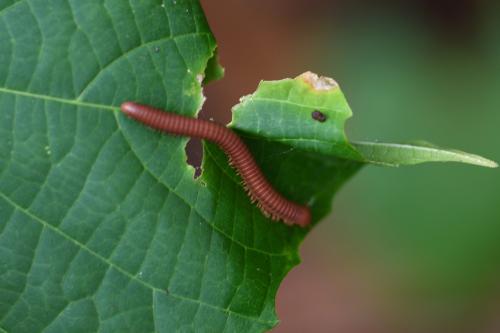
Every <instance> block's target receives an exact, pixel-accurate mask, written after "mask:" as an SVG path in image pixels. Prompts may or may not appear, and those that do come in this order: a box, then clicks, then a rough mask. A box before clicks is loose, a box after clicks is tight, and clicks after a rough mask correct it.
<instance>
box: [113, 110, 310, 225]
mask: <svg viewBox="0 0 500 333" xmlns="http://www.w3.org/2000/svg"><path fill="white" fill-rule="evenodd" d="M121 110H122V111H123V112H124V113H125V114H126V115H128V116H129V117H131V118H133V119H135V120H137V121H139V122H141V123H143V124H145V125H147V126H149V127H152V128H154V129H157V130H160V131H162V132H167V133H170V134H175V135H182V136H191V137H196V138H200V139H204V140H208V141H212V142H214V143H216V144H218V145H219V146H220V147H221V148H222V150H224V152H225V153H226V154H227V155H228V157H229V160H230V162H231V165H232V166H233V167H234V168H235V169H236V171H237V172H238V174H239V175H240V176H241V178H242V179H243V183H244V187H245V189H246V190H247V192H248V194H249V196H250V198H251V200H252V201H256V202H257V205H258V206H259V207H260V209H261V210H262V212H263V213H264V215H266V216H268V217H271V218H272V219H274V220H283V221H284V222H285V223H287V224H298V225H299V226H302V227H305V226H307V225H308V224H310V223H311V212H310V210H309V207H307V206H303V205H299V204H296V203H294V202H291V201H289V200H287V199H285V198H284V197H283V196H282V195H281V194H279V193H278V192H277V191H276V190H275V189H274V188H273V187H272V186H271V184H269V182H268V181H267V179H266V178H265V177H264V175H263V174H262V171H261V170H260V168H259V167H258V165H257V163H256V162H255V160H254V159H253V157H252V155H251V154H250V151H249V150H248V148H247V146H246V145H245V144H244V143H243V141H242V140H241V139H240V137H239V136H238V135H236V134H235V133H234V132H233V131H231V130H230V129H228V128H226V127H225V126H223V125H221V124H218V123H214V122H211V121H207V120H202V119H195V118H188V117H184V116H181V115H178V114H175V113H171V112H165V111H162V110H159V109H155V108H153V107H150V106H146V105H141V104H137V103H133V102H126V103H123V104H122V106H121Z"/></svg>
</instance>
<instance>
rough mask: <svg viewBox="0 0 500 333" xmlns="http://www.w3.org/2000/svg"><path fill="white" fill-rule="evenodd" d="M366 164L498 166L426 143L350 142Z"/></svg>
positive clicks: (485, 160)
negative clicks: (452, 163)
mask: <svg viewBox="0 0 500 333" xmlns="http://www.w3.org/2000/svg"><path fill="white" fill-rule="evenodd" d="M352 145H353V146H354V147H356V149H357V151H358V152H359V153H360V154H361V155H362V156H363V159H364V160H365V161H366V162H369V163H374V164H383V165H388V166H399V165H411V164H419V163H425V162H459V163H467V164H473V165H478V166H483V167H487V168H496V167H498V164H497V163H496V162H493V161H491V160H488V159H486V158H484V157H482V156H478V155H474V154H469V153H465V152H463V151H459V150H454V149H443V148H439V147H437V146H435V145H433V144H430V143H427V142H422V141H420V142H414V143H406V144H401V143H382V142H362V141H360V142H352Z"/></svg>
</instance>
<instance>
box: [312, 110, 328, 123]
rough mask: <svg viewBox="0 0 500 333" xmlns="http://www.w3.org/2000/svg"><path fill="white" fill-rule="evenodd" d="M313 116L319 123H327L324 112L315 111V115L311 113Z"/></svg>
mask: <svg viewBox="0 0 500 333" xmlns="http://www.w3.org/2000/svg"><path fill="white" fill-rule="evenodd" d="M311 116H312V118H313V119H314V120H317V121H319V122H320V123H323V122H325V121H326V116H325V114H324V113H323V112H320V111H318V110H315V111H313V113H311Z"/></svg>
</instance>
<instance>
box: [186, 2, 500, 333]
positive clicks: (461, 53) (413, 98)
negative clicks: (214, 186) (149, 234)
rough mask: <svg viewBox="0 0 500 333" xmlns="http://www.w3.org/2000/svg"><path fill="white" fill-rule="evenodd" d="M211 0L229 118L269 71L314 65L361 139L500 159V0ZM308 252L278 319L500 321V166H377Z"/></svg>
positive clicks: (393, 332) (479, 331)
mask: <svg viewBox="0 0 500 333" xmlns="http://www.w3.org/2000/svg"><path fill="white" fill-rule="evenodd" d="M202 4H203V6H204V8H205V10H206V14H207V16H208V20H209V22H210V24H211V26H212V28H213V30H214V33H215V36H216V38H217V40H218V43H219V53H220V57H221V62H222V64H223V65H224V66H225V67H226V76H225V78H224V79H223V80H221V81H219V82H215V83H212V84H210V85H209V86H208V87H207V88H206V90H205V94H206V96H207V98H208V99H207V102H206V104H205V107H204V110H203V116H205V117H208V116H212V117H214V118H216V119H218V120H220V121H223V122H228V121H229V120H230V117H231V115H230V111H229V110H230V108H231V106H232V105H234V104H236V103H237V102H238V99H239V97H240V96H242V95H245V94H248V93H251V92H253V91H254V90H255V88H256V86H257V84H258V82H259V80H261V79H281V78H285V77H294V76H296V75H298V74H300V73H302V72H304V71H306V70H312V71H314V72H317V73H319V74H323V75H327V76H331V77H334V78H335V79H336V80H337V81H338V82H339V84H340V85H341V88H342V89H343V91H344V93H345V95H346V97H347V100H348V101H349V103H350V105H351V108H352V109H353V113H354V117H353V118H352V119H350V120H349V121H348V125H347V126H348V136H349V137H350V138H351V139H358V140H365V139H366V140H373V141H388V142H402V141H408V140H413V139H425V140H427V141H430V142H433V143H435V144H437V145H440V146H444V147H452V148H457V149H461V150H464V151H467V152H471V153H477V154H481V155H483V156H485V157H488V158H491V159H493V160H495V161H497V162H499V161H500V147H499V146H500V1H473V0H470V1H465V0H463V1H460V0H456V1H439V0H434V1H433V0H419V1H347V0H345V1H307V0H273V1H265V0H253V1H243V0H225V1H208V0H205V1H202ZM193 146H196V144H194V145H193ZM193 146H192V147H193ZM302 256H303V259H304V262H303V264H302V265H300V266H299V267H298V268H296V269H294V270H293V271H292V272H291V273H290V274H289V276H288V277H287V278H286V280H285V282H284V284H283V286H282V288H281V289H280V291H279V294H278V299H277V306H278V314H279V316H280V319H281V320H282V323H281V325H280V326H279V327H278V328H277V329H275V332H306V331H307V332H343V333H358V332H370V333H376V332H386V333H398V332H415V333H424V332H426V333H427V332H457V333H460V332H464V333H487V332H488V333H489V332H500V170H499V169H493V170H492V169H485V168H479V167H472V166H465V165H458V164H428V165H421V166H415V167H401V168H382V167H375V166H368V167H366V168H365V169H363V170H362V171H361V172H360V173H359V174H358V175H356V176H355V178H354V179H352V180H351V181H350V182H349V183H348V184H347V185H346V186H345V187H344V188H343V189H342V190H341V192H340V193H339V194H338V195H337V197H336V199H335V201H334V209H333V213H332V215H331V216H330V218H329V219H328V220H327V221H324V222H323V223H322V224H320V225H319V226H318V227H317V228H316V229H315V230H314V231H313V232H312V233H311V235H309V236H308V238H307V239H306V241H305V242H304V245H303V248H302Z"/></svg>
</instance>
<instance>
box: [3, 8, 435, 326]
mask: <svg viewBox="0 0 500 333" xmlns="http://www.w3.org/2000/svg"><path fill="white" fill-rule="evenodd" d="M0 45H2V47H1V48H0V142H2V144H1V145H0V331H3V332H40V331H45V332H63V331H70V332H89V331H99V332H172V331H192V330H196V331H207V332H222V331H228V332H240V331H256V332H260V331H264V330H267V329H270V328H271V327H273V326H274V325H275V324H276V323H277V318H276V315H275V310H274V298H275V294H276V290H277V288H278V286H279V284H280V282H281V280H282V279H283V277H284V276H285V275H286V273H287V272H288V271H289V270H290V269H291V267H293V266H294V265H296V264H297V263H298V262H299V259H298V251H297V249H298V246H299V244H300V242H301V241H302V239H303V238H304V236H305V235H306V233H307V230H304V229H300V228H297V227H287V226H285V225H283V224H282V223H272V222H270V221H269V220H268V219H266V218H265V217H264V216H263V215H262V214H261V212H260V211H259V209H258V208H257V207H256V206H255V205H254V204H252V203H251V202H250V200H249V199H248V197H247V195H246V193H245V191H244V189H243V187H242V186H241V181H240V179H239V177H238V176H237V175H236V174H235V172H234V170H232V169H231V168H230V167H229V165H228V162H227V158H226V156H225V155H224V154H222V152H221V151H220V150H219V149H218V148H217V147H216V146H214V145H211V144H209V143H207V144H205V157H204V162H203V169H204V171H203V175H202V176H201V177H200V178H198V179H194V178H193V175H194V171H193V168H192V167H190V166H188V165H187V164H186V162H185V161H186V155H185V152H184V147H185V144H186V141H187V139H186V138H179V137H171V136H167V135H162V134H159V133H156V132H154V131H151V130H149V129H147V128H145V127H144V126H141V125H140V124H138V123H136V122H134V121H132V120H130V119H127V118H126V117H124V116H123V115H122V114H120V113H119V111H118V106H119V105H120V104H121V103H122V102H123V101H126V100H133V101H136V102H139V103H146V104H151V105H154V106H157V107H160V108H164V109H168V110H172V111H175V112H177V113H180V114H184V115H189V116H194V115H195V114H196V112H197V111H198V110H199V109H200V107H201V105H202V102H203V96H202V91H201V86H200V83H201V82H202V81H203V80H205V81H209V80H212V79H216V78H218V77H220V75H221V73H222V72H221V68H220V67H219V66H218V64H217V62H216V60H215V56H216V54H215V52H216V50H215V48H216V45H215V41H214V38H213V36H212V34H211V32H210V30H209V28H208V26H207V23H206V21H205V18H204V15H203V13H202V11H201V8H200V6H199V4H198V2H197V1H194V0H184V1H180V0H177V1H175V0H174V1H166V2H161V1H153V0H148V1H130V2H124V1H118V0H114V1H113V0H89V1H76V0H70V1H63V0H46V1H36V0H31V1H29V0H20V1H8V0H7V1H0ZM311 75H312V76H311ZM311 80H312V81H311ZM316 81H317V80H316V78H315V77H314V75H313V74H310V73H309V74H307V75H306V77H304V76H302V77H300V78H297V79H287V80H283V81H276V82H267V83H266V82H264V83H262V84H261V86H260V87H259V89H258V91H257V92H256V93H255V94H254V95H251V96H249V97H247V98H245V99H244V100H243V102H242V103H241V104H240V105H239V106H237V107H236V108H235V113H234V121H233V123H232V127H233V128H234V129H235V130H237V131H238V132H239V133H240V134H241V135H242V136H244V138H245V140H246V141H247V143H248V144H249V147H250V149H251V150H252V151H253V153H254V154H255V156H256V159H257V161H258V163H259V164H260V165H261V166H262V168H263V170H264V173H265V174H266V175H267V176H268V178H269V179H270V181H271V182H272V183H273V184H274V185H275V186H276V187H277V188H278V189H279V190H280V191H281V192H282V193H284V194H285V195H286V196H287V197H289V198H290V199H293V200H296V201H298V202H302V203H307V204H309V205H311V207H312V210H313V216H314V221H315V223H316V222H317V221H319V220H320V219H321V218H322V217H323V216H325V215H326V214H328V213H329V212H330V210H331V201H332V197H333V195H334V193H335V192H336V190H337V189H338V188H339V187H340V186H341V185H342V183H343V182H345V181H346V180H347V179H348V178H349V177H350V176H352V175H353V174H354V173H355V172H356V171H357V170H358V169H359V168H360V167H361V166H362V165H363V164H364V163H365V162H366V161H367V160H373V161H375V162H377V163H388V164H394V163H396V162H397V163H401V158H400V159H399V160H395V158H392V157H391V158H385V157H384V156H382V154H378V153H369V152H368V153H367V152H366V151H365V150H363V149H360V148H359V146H352V145H351V144H349V143H348V141H347V139H346V137H345V134H344V128H343V127H344V122H345V120H346V119H347V118H348V117H349V116H350V115H351V111H350V109H349V107H348V105H347V103H346V101H345V99H344V97H343V95H342V93H341V92H340V90H339V88H338V86H336V85H335V84H333V83H331V82H330V81H329V80H326V81H324V82H323V83H321V82H319V81H318V82H316ZM317 84H319V86H318V85H317ZM314 110H319V111H321V112H323V113H324V114H325V115H326V116H327V120H326V121H325V122H318V121H316V120H314V119H312V117H311V112H313V111H314ZM356 147H358V149H356ZM434 156H435V155H434ZM424 158H425V157H424ZM420 159H422V158H420ZM435 159H436V158H435ZM403 160H404V161H406V159H403ZM404 161H403V162H404Z"/></svg>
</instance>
